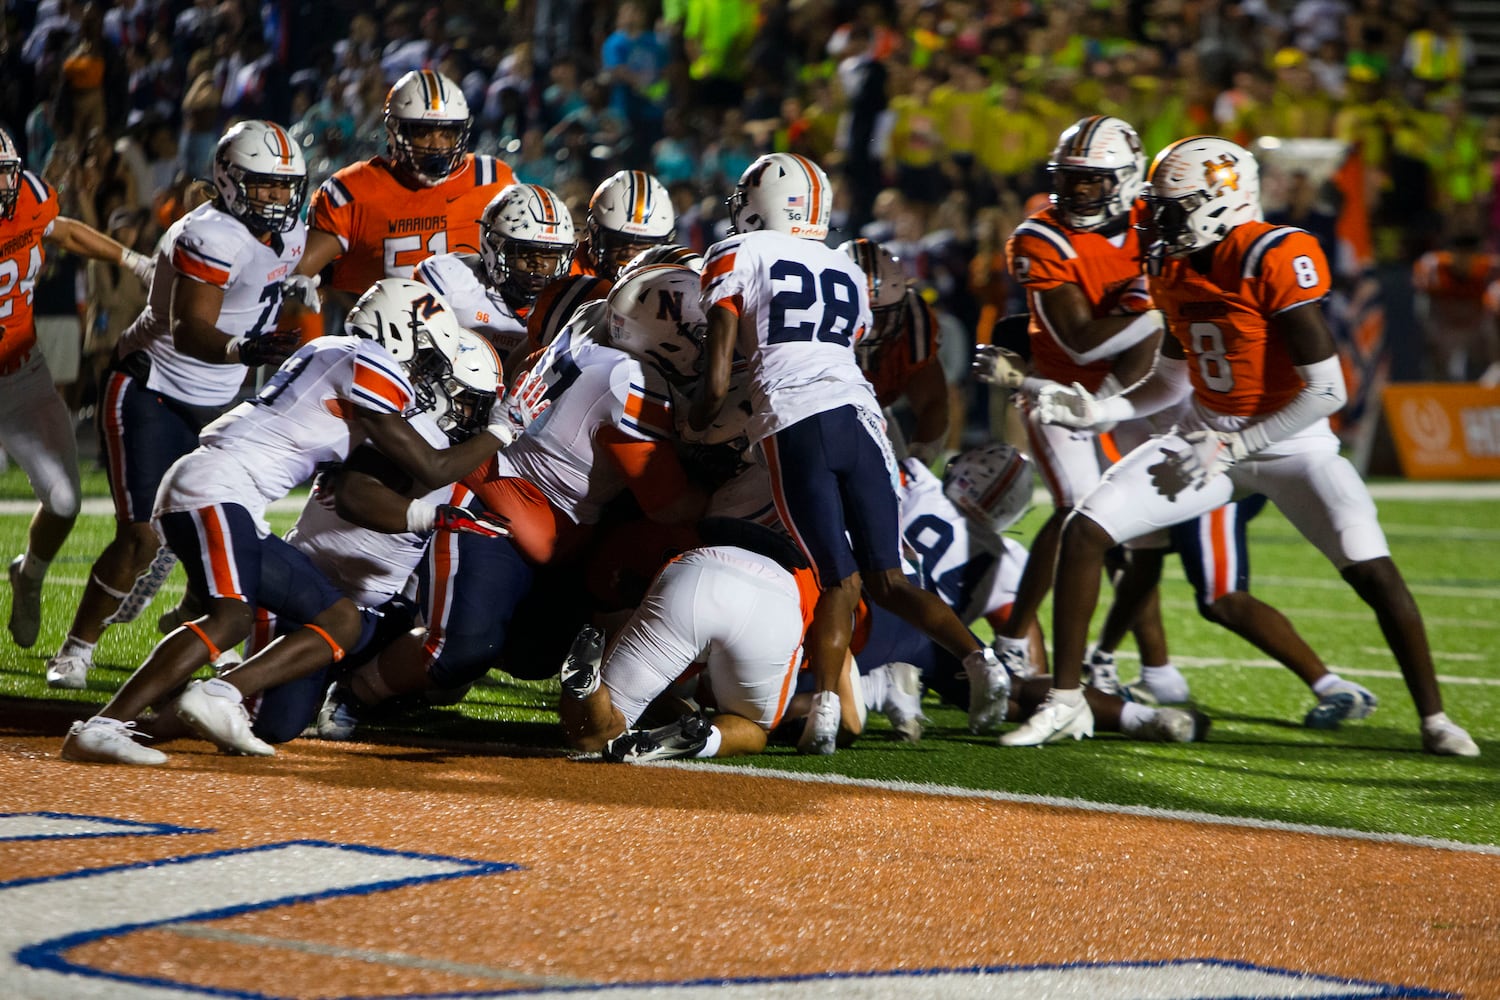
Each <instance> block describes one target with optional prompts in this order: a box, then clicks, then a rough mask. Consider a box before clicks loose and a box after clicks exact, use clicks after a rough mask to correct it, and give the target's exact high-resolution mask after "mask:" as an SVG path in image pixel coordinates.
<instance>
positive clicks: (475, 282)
mask: <svg viewBox="0 0 1500 1000" xmlns="http://www.w3.org/2000/svg"><path fill="white" fill-rule="evenodd" d="M577 245H578V241H577V239H576V238H575V236H574V232H573V219H572V216H570V215H569V214H568V209H567V206H566V205H564V204H563V202H562V199H561V198H559V197H558V196H557V195H556V194H555V193H554V192H553V191H551V190H550V189H548V188H545V187H542V186H541V185H540V184H512V185H511V186H509V187H507V188H506V189H505V190H503V191H501V192H500V193H499V194H497V195H496V196H495V197H494V199H493V200H492V201H491V202H490V203H489V205H487V206H486V207H485V210H484V214H483V215H482V216H480V217H479V253H477V254H472V253H443V254H438V255H436V256H434V257H428V258H427V259H426V260H424V261H422V263H420V264H418V265H417V269H416V271H415V272H414V277H416V279H417V280H418V281H422V282H425V283H426V284H428V285H431V286H432V287H433V288H435V289H437V290H438V291H439V292H441V293H442V295H443V297H444V298H446V299H447V300H448V301H449V302H450V303H451V304H452V306H453V310H454V312H455V313H456V314H457V316H458V321H459V322H460V323H461V324H463V326H464V327H465V328H466V329H469V330H474V331H475V332H477V333H480V334H482V335H483V336H484V337H486V338H487V339H488V340H489V342H490V343H491V344H493V345H494V347H495V350H496V351H498V352H499V354H500V357H501V360H502V361H503V362H505V363H507V364H508V363H510V355H511V354H512V352H514V351H515V350H516V349H517V348H519V347H520V346H521V345H522V344H524V343H525V341H526V316H527V315H528V314H529V313H530V311H531V307H532V304H533V303H534V302H536V297H537V294H538V293H539V292H540V291H541V290H542V288H543V287H544V286H546V285H547V284H548V283H550V282H552V281H555V280H557V279H558V278H561V277H562V276H563V275H565V274H567V273H568V264H569V262H570V261H571V260H572V259H573V251H574V250H575V249H576V247H577Z"/></svg>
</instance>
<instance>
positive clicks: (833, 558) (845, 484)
mask: <svg viewBox="0 0 1500 1000" xmlns="http://www.w3.org/2000/svg"><path fill="white" fill-rule="evenodd" d="M831 203H832V190H831V189H830V187H829V184H828V178H827V175H826V174H824V173H823V170H822V168H820V167H819V166H817V164H815V163H813V162H812V161H810V160H808V159H806V158H805V157H801V156H795V155H791V154H786V153H770V154H767V155H765V156H762V157H760V158H759V159H757V160H756V161H755V162H754V163H752V164H751V165H750V166H749V167H748V168H747V169H746V170H745V172H744V174H743V175H741V177H740V179H739V183H738V184H737V186H736V188H735V194H734V196H733V198H732V199H731V201H730V222H731V224H732V225H733V227H734V230H735V233H736V235H733V236H731V237H729V238H728V239H726V240H723V241H721V242H719V243H716V244H715V245H714V246H713V247H711V248H710V249H709V252H708V254H707V257H706V260H705V263H704V269H703V306H704V311H705V312H706V313H707V314H708V322H709V327H708V343H707V346H706V350H705V354H706V358H707V364H706V369H705V375H704V379H703V382H704V385H703V392H702V394H701V395H700V397H699V399H698V400H697V402H696V403H695V404H694V406H693V410H692V419H691V423H692V425H693V426H694V427H698V428H703V427H707V426H708V425H709V424H710V423H712V422H713V420H714V419H715V418H716V417H717V416H718V414H719V411H720V410H721V408H722V407H723V405H724V401H725V398H726V397H727V395H728V391H729V385H730V375H731V369H732V367H733V361H734V354H735V349H736V347H738V348H739V351H740V353H741V354H742V355H744V356H745V357H746V358H747V359H748V360H749V363H750V378H751V399H752V405H753V407H754V413H753V415H752V416H751V418H750V422H749V425H748V436H749V439H750V441H751V442H752V443H756V442H759V444H760V447H761V450H762V452H763V453H764V455H765V457H766V464H767V468H768V469H769V471H770V476H771V486H772V490H773V492H774V494H775V497H776V504H777V508H778V512H779V513H780V515H781V520H782V522H783V523H784V524H785V525H786V526H787V527H788V528H789V529H790V530H791V532H792V535H793V537H794V538H795V539H796V540H797V543H798V544H799V545H800V546H801V547H802V548H803V550H804V551H805V552H806V553H807V554H808V557H809V560H810V562H811V563H812V564H813V567H814V568H815V569H816V571H817V573H818V582H819V585H820V586H821V587H822V588H823V594H822V597H820V598H819V601H818V606H817V613H816V615H815V616H814V620H813V624H812V627H811V629H810V630H809V632H808V646H807V650H808V654H807V655H808V661H809V663H810V664H811V666H812V670H813V672H814V676H815V677H816V682H817V688H818V690H817V694H816V696H815V707H814V710H813V712H812V713H811V714H810V715H809V716H808V724H807V729H806V731H805V732H804V738H803V740H802V741H801V743H800V744H799V746H800V747H801V748H802V749H803V750H806V751H812V752H817V753H832V752H833V751H834V748H835V738H836V737H837V736H838V732H839V728H840V723H841V721H842V723H843V726H844V728H845V729H846V730H847V731H848V732H851V733H853V732H857V731H858V729H859V725H860V723H859V719H858V707H857V706H853V705H848V706H843V707H842V709H841V707H840V704H839V701H840V699H839V697H838V695H837V693H836V691H837V687H838V684H839V679H840V675H841V673H842V671H843V670H844V668H845V663H846V660H847V656H848V649H849V640H850V625H849V622H850V618H851V616H852V615H853V613H854V610H855V608H856V607H857V605H858V603H859V596H860V587H861V583H863V585H864V586H865V587H866V588H868V590H869V593H870V595H871V597H872V598H873V599H874V600H875V601H876V603H878V604H882V605H885V606H888V607H890V608H891V609H892V610H893V611H896V612H897V613H898V614H899V615H901V616H902V617H903V618H906V619H907V620H909V621H912V622H913V623H914V624H919V625H920V627H921V628H922V630H923V631H925V632H927V633H928V634H930V635H932V636H933V637H934V638H935V639H938V641H940V642H941V644H942V645H943V646H945V647H946V648H948V649H950V650H951V651H952V652H953V653H954V654H955V655H958V656H964V657H971V654H972V657H971V658H970V659H966V660H965V665H966V668H967V669H969V672H970V676H971V677H973V678H975V679H976V684H977V685H978V689H979V695H978V696H977V697H976V698H975V699H974V702H975V710H974V711H975V715H976V717H977V716H979V715H984V714H985V713H986V712H988V711H990V710H991V709H993V708H995V707H996V706H999V710H1001V711H1003V706H1004V696H1005V694H1006V692H1005V691H1004V690H1003V687H1004V686H1005V685H1006V677H1005V674H1004V671H1003V670H1001V669H1000V668H999V665H998V663H997V662H995V660H994V656H993V654H991V653H989V652H988V651H987V650H985V649H983V648H982V647H981V645H980V643H979V642H978V640H976V639H975V638H974V636H973V635H972V634H970V632H969V631H968V629H966V628H964V626H963V623H962V622H960V621H959V620H958V618H957V617H956V616H955V615H954V614H953V611H952V609H950V608H949V607H948V606H947V605H945V604H943V602H942V600H941V599H940V598H938V597H937V596H935V595H932V594H928V593H926V592H925V591H923V590H921V589H920V588H918V587H916V586H913V585H912V584H911V583H910V581H908V580H907V579H906V577H905V576H904V575H903V574H902V572H901V561H900V554H899V549H898V546H897V531H898V511H897V500H896V493H895V488H894V485H893V480H894V477H895V460H894V458H893V456H892V455H891V450H890V445H889V443H888V442H887V440H886V436H885V421H884V420H883V419H882V418H881V415H880V406H879V404H878V403H877V402H876V399H875V394H874V391H873V390H872V389H871V388H870V384H869V383H868V382H867V381H866V380H865V377H864V375H863V373H861V371H860V369H859V364H858V362H857V361H856V359H855V355H854V347H855V345H856V343H857V342H858V340H859V338H860V337H862V336H863V335H864V334H865V333H866V332H867V331H868V330H869V329H870V326H871V323H872V317H871V312H870V302H869V292H868V290H867V288H866V284H867V282H866V279H865V275H864V273H863V272H862V271H861V270H860V269H859V265H857V264H856V263H854V261H852V260H850V259H849V257H848V256H846V255H845V254H842V253H839V252H838V251H837V250H834V249H832V248H830V247H828V246H826V245H825V244H824V243H823V242H822V240H823V239H824V238H825V237H826V236H827V235H828V218H829V215H830V212H831ZM851 542H852V547H851ZM985 721H986V722H987V721H988V720H985Z"/></svg>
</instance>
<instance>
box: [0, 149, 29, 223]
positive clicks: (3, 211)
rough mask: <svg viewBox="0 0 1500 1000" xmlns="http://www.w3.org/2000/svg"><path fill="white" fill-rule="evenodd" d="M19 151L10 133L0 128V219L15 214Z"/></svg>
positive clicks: (18, 187)
mask: <svg viewBox="0 0 1500 1000" xmlns="http://www.w3.org/2000/svg"><path fill="white" fill-rule="evenodd" d="M24 169H26V165H25V164H24V163H22V162H21V151H20V150H18V149H17V148H16V140H14V139H12V138H11V137H10V133H9V132H7V131H5V129H3V128H0V219H8V218H10V217H11V216H12V215H15V214H16V199H18V198H20V197H21V171H22V170H24Z"/></svg>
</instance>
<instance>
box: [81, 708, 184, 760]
mask: <svg viewBox="0 0 1500 1000" xmlns="http://www.w3.org/2000/svg"><path fill="white" fill-rule="evenodd" d="M143 736H145V734H144V733H138V732H136V731H135V723H134V722H121V721H120V720H119V719H106V718H104V717H103V716H102V715H96V716H94V717H93V718H92V719H89V720H88V721H87V722H75V723H73V727H72V728H71V729H69V730H68V735H67V736H66V737H64V738H63V745H62V759H63V760H72V761H79V762H81V763H86V764H165V763H166V761H167V755H166V754H164V753H162V752H161V751H160V750H153V749H151V748H150V747H143V746H141V745H140V744H139V743H137V742H136V740H137V739H140V738H141V737H143Z"/></svg>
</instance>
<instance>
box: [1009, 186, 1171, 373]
mask: <svg viewBox="0 0 1500 1000" xmlns="http://www.w3.org/2000/svg"><path fill="white" fill-rule="evenodd" d="M1138 211H1139V209H1137V210H1136V211H1133V212H1132V213H1131V220H1130V221H1131V222H1132V223H1135V222H1137V221H1138V219H1137V218H1136V214H1137V212H1138ZM1142 256H1143V255H1142V253H1141V241H1140V235H1139V233H1138V232H1137V231H1136V229H1135V228H1134V226H1133V225H1131V226H1127V227H1126V228H1125V231H1124V232H1123V233H1120V234H1119V235H1117V236H1113V237H1110V236H1103V235H1101V234H1099V233H1081V232H1078V231H1076V230H1073V229H1069V228H1068V227H1067V226H1066V225H1064V224H1063V221H1062V218H1061V217H1060V216H1059V215H1058V214H1057V211H1056V209H1054V208H1053V207H1052V206H1051V205H1048V206H1047V207H1046V208H1043V209H1042V210H1041V211H1039V212H1035V213H1033V214H1032V215H1031V216H1030V217H1029V218H1028V219H1027V220H1026V221H1025V222H1023V223H1021V224H1020V225H1019V226H1017V227H1016V229H1015V232H1013V233H1011V236H1010V239H1009V240H1008V241H1006V244H1005V258H1006V262H1007V263H1008V264H1009V265H1010V273H1011V275H1012V276H1013V277H1014V278H1015V279H1016V280H1017V281H1019V282H1020V283H1021V284H1022V285H1023V286H1024V287H1025V288H1026V298H1027V305H1028V306H1029V307H1030V310H1031V327H1030V334H1031V369H1032V371H1033V372H1035V373H1036V374H1037V375H1039V376H1041V377H1043V378H1049V379H1052V380H1053V381H1056V382H1061V383H1062V384H1064V385H1068V384H1070V383H1073V382H1078V383H1081V384H1082V385H1083V386H1084V388H1086V389H1089V390H1090V391H1093V390H1095V389H1098V388H1099V383H1101V382H1103V381H1104V377H1105V376H1106V375H1108V374H1109V372H1110V369H1111V368H1112V367H1113V365H1114V360H1113V359H1112V358H1101V359H1100V360H1098V361H1094V362H1090V363H1089V364H1087V365H1080V364H1078V363H1077V362H1075V361H1074V360H1073V359H1072V358H1071V357H1069V356H1068V352H1067V351H1066V350H1064V349H1063V346H1062V344H1061V343H1059V342H1058V340H1057V337H1056V335H1055V334H1054V333H1053V332H1052V331H1051V330H1049V329H1048V328H1047V326H1046V324H1044V323H1043V322H1042V320H1041V317H1040V311H1039V310H1038V309H1037V308H1036V302H1035V296H1037V295H1040V294H1041V293H1042V292H1045V291H1048V290H1050V289H1053V288H1056V287H1057V286H1059V285H1067V284H1073V285H1077V286H1078V287H1079V288H1080V289H1081V290H1082V291H1083V294H1084V295H1085V297H1087V298H1088V300H1089V302H1090V303H1092V304H1093V316H1094V318H1095V319H1100V318H1102V317H1105V316H1110V315H1114V314H1116V313H1117V312H1119V311H1120V309H1121V306H1122V302H1123V300H1124V299H1125V298H1126V297H1127V296H1128V295H1129V293H1130V284H1131V282H1133V281H1135V279H1137V278H1139V277H1140V274H1141V258H1142Z"/></svg>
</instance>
